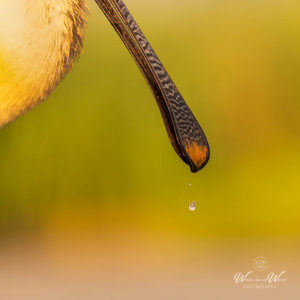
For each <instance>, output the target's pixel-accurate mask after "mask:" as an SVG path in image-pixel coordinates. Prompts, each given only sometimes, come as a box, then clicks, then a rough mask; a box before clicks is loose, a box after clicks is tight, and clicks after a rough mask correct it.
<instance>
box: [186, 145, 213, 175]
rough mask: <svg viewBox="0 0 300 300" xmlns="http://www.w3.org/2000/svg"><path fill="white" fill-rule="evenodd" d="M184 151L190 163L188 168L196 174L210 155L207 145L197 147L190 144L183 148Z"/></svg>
mask: <svg viewBox="0 0 300 300" xmlns="http://www.w3.org/2000/svg"><path fill="white" fill-rule="evenodd" d="M185 150H186V153H187V155H188V156H189V160H190V161H191V163H190V167H191V171H192V172H193V173H195V172H198V171H199V170H201V169H202V168H203V167H204V166H205V165H206V164H207V162H208V160H209V154H210V151H209V147H208V145H198V144H197V143H195V142H192V143H190V144H188V145H187V146H186V147H185Z"/></svg>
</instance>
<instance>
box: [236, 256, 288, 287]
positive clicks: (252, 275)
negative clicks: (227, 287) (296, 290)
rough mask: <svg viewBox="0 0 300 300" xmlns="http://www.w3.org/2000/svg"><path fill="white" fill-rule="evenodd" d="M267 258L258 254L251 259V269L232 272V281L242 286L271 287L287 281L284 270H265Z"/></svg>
mask: <svg viewBox="0 0 300 300" xmlns="http://www.w3.org/2000/svg"><path fill="white" fill-rule="evenodd" d="M268 266H269V263H268V260H267V259H266V258H265V257H263V256H259V257H256V258H255V259H254V260H253V270H249V271H247V272H237V273H235V274H234V277H233V281H234V282H235V284H236V285H239V286H241V287H243V288H248V289H251V288H256V289H272V288H277V287H278V286H279V285H281V284H283V283H284V282H286V281H287V274H286V271H284V270H283V271H281V272H277V273H275V272H272V271H271V272H266V269H267V268H268Z"/></svg>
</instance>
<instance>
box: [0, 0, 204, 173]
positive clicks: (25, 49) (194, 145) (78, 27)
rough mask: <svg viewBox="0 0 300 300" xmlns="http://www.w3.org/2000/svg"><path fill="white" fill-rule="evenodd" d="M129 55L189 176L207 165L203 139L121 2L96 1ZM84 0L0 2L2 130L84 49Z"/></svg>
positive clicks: (55, 82)
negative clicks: (149, 92)
mask: <svg viewBox="0 0 300 300" xmlns="http://www.w3.org/2000/svg"><path fill="white" fill-rule="evenodd" d="M95 2H96V3H97V5H98V7H99V8H100V9H101V10H102V12H103V13H104V15H105V16H106V18H107V19H108V21H109V22H110V23H111V25H112V26H113V28H114V29H115V31H116V32H117V34H118V35H119V37H120V38H121V40H122V41H123V43H124V45H125V46H126V48H127V49H128V51H129V52H130V54H131V55H132V57H133V59H134V61H135V62H136V64H137V66H138V68H139V69H140V71H141V73H142V75H143V76H144V78H145V80H146V82H147V83H148V86H149V87H150V89H151V91H152V93H153V95H154V97H155V100H156V103H157V104H158V107H159V110H160V112H161V115H162V118H163V121H164V124H165V127H166V130H167V134H168V136H169V139H170V142H171V144H172V146H173V148H174V150H175V151H176V153H177V154H178V155H179V157H180V158H181V159H182V160H183V161H184V162H185V163H186V164H188V165H189V166H190V169H191V171H192V172H197V171H199V170H201V169H202V168H203V167H204V166H205V165H206V164H207V162H208V160H209V157H210V149H209V145H208V142H207V139H206V136H205V134H204V132H203V130H202V128H201V127H200V125H199V123H198V121H197V120H196V118H195V116H194V115H193V113H192V112H191V110H190V108H189V107H188V105H187V104H186V102H185V100H184V99H183V97H182V96H181V94H180V92H179V91H178V89H177V87H176V85H175V84H174V82H173V81H172V79H171V77H170V76H169V74H168V73H167V71H166V69H165V68H164V66H163V65H162V63H161V61H160V60H159V58H158V57H157V55H156V53H155V52H154V50H153V48H152V47H151V45H150V43H149V42H148V40H147V39H146V37H145V36H144V34H143V32H142V31H141V29H140V27H139V26H138V25H137V23H136V21H135V20H134V18H133V17H132V15H131V13H130V12H129V10H128V8H127V7H126V5H125V4H124V2H123V1H122V0H95ZM88 12H89V8H88V5H87V3H86V0H39V1H37V0H9V1H7V0H0V128H2V127H4V126H6V125H7V124H9V123H10V122H13V121H14V120H15V119H16V118H18V117H19V116H20V115H22V114H24V113H26V112H28V111H29V110H30V109H32V108H33V107H35V106H36V105H38V104H39V103H40V102H42V101H44V100H45V99H46V98H47V97H48V96H49V95H50V94H51V92H52V91H53V90H54V89H55V88H56V86H57V85H58V84H59V82H60V81H61V80H62V79H63V78H64V76H65V75H66V74H67V73H68V72H69V71H70V70H71V68H72V66H73V64H74V62H75V61H76V59H77V57H78V56H79V55H80V53H81V51H82V49H83V39H84V35H85V32H86V27H87V15H88Z"/></svg>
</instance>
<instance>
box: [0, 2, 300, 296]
mask: <svg viewBox="0 0 300 300" xmlns="http://www.w3.org/2000/svg"><path fill="white" fill-rule="evenodd" d="M89 2H90V15H89V25H88V31H87V34H86V38H85V43H84V44H85V47H84V48H85V51H84V54H83V55H81V58H80V61H79V62H78V63H77V64H76V65H75V67H74V68H73V70H72V71H71V73H70V74H69V75H68V76H67V77H66V78H65V79H64V80H63V82H62V83H61V84H60V85H59V87H58V88H57V89H56V90H55V91H54V93H53V94H52V95H51V97H50V98H49V99H48V100H47V101H45V102H44V103H43V104H41V105H40V106H39V107H37V108H36V109H34V110H33V111H31V112H30V113H28V114H27V115H25V116H23V117H21V118H20V119H18V120H17V121H16V122H15V123H13V124H11V125H9V126H7V127H6V128H4V129H3V130H1V132H0V143H1V146H0V212H1V213H0V297H1V299H6V300H10V299H22V300H27V299H28V300H29V299H30V300H31V299H42V300H44V299H64V300H68V299H72V300H73V299H78V300H80V299H121V300H122V299H254V298H255V299H285V298H288V299H298V297H299V292H300V288H299V284H298V282H299V279H300V269H299V267H300V266H299V265H300V264H299V263H300V256H299V250H300V247H299V242H300V236H299V234H300V201H299V200H300V191H299V182H300V157H299V152H300V122H299V120H300V101H299V100H300V34H299V32H300V19H299V12H300V2H299V1H297V0H276V1H271V0H251V1H250V0H245V1H241V0H240V1H238V0H214V1H209V0H201V1H199V0H197V1H196V0H185V1H176V0H164V1H158V0H152V1H142V0H139V1H137V0H127V1H126V4H127V6H128V7H129V9H130V10H131V12H132V14H133V15H134V17H135V18H136V20H137V22H138V23H139V25H140V27H141V28H142V30H143V31H144V33H145V35H146V36H147V37H148V39H149V41H150V42H151V44H152V46H153V48H154V49H155V50H156V52H157V54H158V56H159V57H160V59H161V60H162V62H163V63H164V65H165V67H166V68H167V70H168V71H169V73H170V74H171V76H172V78H173V80H174V81H175V83H176V84H177V86H178V88H179V90H180V91H181V93H182V94H183V96H184V98H185V99H186V101H187V102H188V104H189V105H190V107H191V109H192V110H193V112H194V114H195V115H196V116H197V118H198V120H199V122H200V124H201V125H202V127H203V129H204V131H205V132H206V135H207V137H208V140H209V142H210V146H211V159H210V162H209V164H208V165H207V167H205V168H204V169H203V170H202V171H201V172H199V173H197V174H192V173H190V171H189V168H188V167H187V166H186V165H185V164H184V163H183V162H182V161H181V160H180V159H179V158H178V157H177V155H176V154H175V152H174V151H173V149H172V147H171V145H170V143H169V141H168V138H167V134H166V132H165V129H164V125H163V122H162V119H161V116H160V113H159V111H158V108H157V106H156V103H155V101H154V98H153V96H152V94H151V92H150V91H149V89H148V87H147V85H146V83H145V81H144V79H143V77H142V76H141V74H140V73H139V70H138V68H137V67H136V65H135V63H134V62H133V60H132V58H131V57H130V55H129V53H128V52H127V50H126V48H125V47H124V46H123V44H122V42H121V41H120V39H119V38H118V36H117V35H116V33H115V32H114V30H113V28H112V27H111V25H110V24H109V23H108V21H107V20H106V19H105V17H104V15H103V14H102V12H101V11H100V10H99V9H98V8H97V7H96V5H95V4H94V3H93V1H89ZM192 201H196V203H197V209H196V210H195V211H194V212H191V211H190V210H189V208H188V207H189V203H190V202H192ZM258 256H264V257H266V258H267V259H268V261H269V269H268V270H269V271H274V272H280V271H282V270H285V271H286V272H287V277H288V281H287V282H286V283H282V284H279V285H277V288H276V289H274V288H273V289H264V288H260V289H256V288H253V289H249V288H248V289H247V288H243V287H242V286H238V285H236V284H235V283H234V281H233V276H234V274H235V273H236V272H239V271H241V272H247V271H249V270H250V269H253V267H252V261H253V259H255V257H258Z"/></svg>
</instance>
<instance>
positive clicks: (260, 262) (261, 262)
mask: <svg viewBox="0 0 300 300" xmlns="http://www.w3.org/2000/svg"><path fill="white" fill-rule="evenodd" d="M268 265H269V263H268V260H267V259H266V258H265V257H263V256H259V257H256V258H255V259H254V261H253V268H254V269H255V270H256V271H264V270H265V269H266V268H267V267H268Z"/></svg>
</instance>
